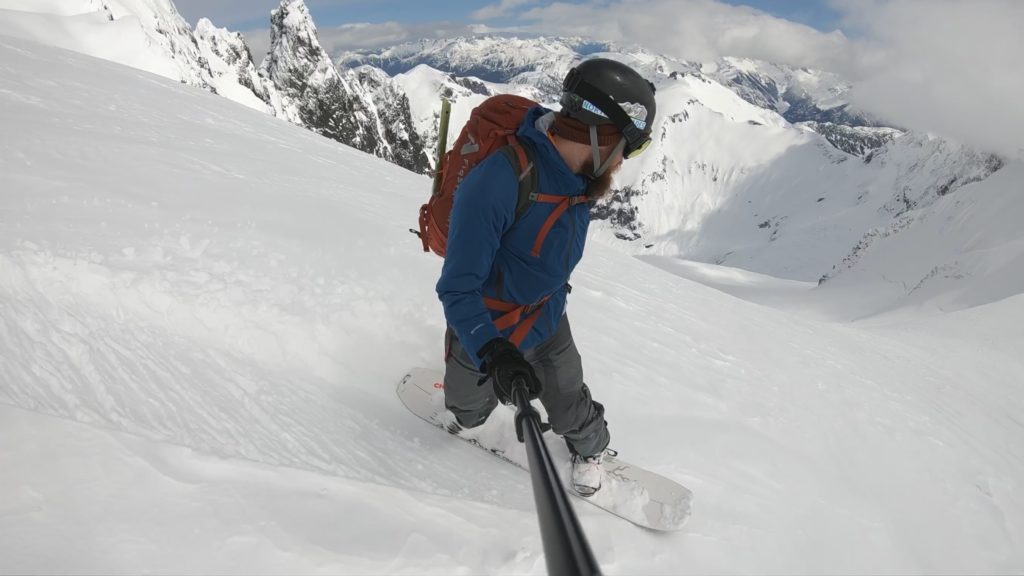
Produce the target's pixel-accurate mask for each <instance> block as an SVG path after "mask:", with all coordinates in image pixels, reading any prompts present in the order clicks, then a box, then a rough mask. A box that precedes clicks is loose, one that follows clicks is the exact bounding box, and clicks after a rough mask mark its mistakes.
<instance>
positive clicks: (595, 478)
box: [572, 449, 615, 497]
mask: <svg viewBox="0 0 1024 576" xmlns="http://www.w3.org/2000/svg"><path fill="white" fill-rule="evenodd" d="M606 455H612V456H614V455H615V452H614V451H612V450H607V449H605V450H602V451H600V452H598V453H597V454H595V455H594V456H590V457H588V458H584V457H582V456H580V455H579V454H575V453H574V454H573V455H572V487H573V489H574V490H576V493H577V494H579V495H580V496H583V497H588V496H593V495H594V493H595V492H597V491H598V490H600V489H601V479H602V478H603V477H604V467H603V466H602V465H601V463H602V461H603V460H604V457H605V456H606Z"/></svg>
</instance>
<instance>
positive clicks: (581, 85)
mask: <svg viewBox="0 0 1024 576" xmlns="http://www.w3.org/2000/svg"><path fill="white" fill-rule="evenodd" d="M574 83H575V84H576V87H575V89H574V90H573V93H574V94H576V95H577V96H579V97H581V98H583V99H584V100H587V101H589V102H590V103H591V104H593V105H594V106H597V108H598V110H600V111H602V112H604V114H605V116H607V117H608V119H609V120H611V121H612V123H614V124H615V126H616V127H618V129H619V130H620V131H621V132H622V134H623V135H624V136H625V137H626V139H627V141H628V143H629V144H630V145H631V146H636V145H638V141H639V140H641V139H642V138H643V135H642V134H641V132H640V130H639V129H638V128H637V127H636V124H633V119H632V118H630V117H629V114H626V111H625V110H623V109H622V107H621V106H619V105H618V104H617V103H616V102H615V101H614V100H612V99H611V98H610V97H609V96H608V95H607V94H605V93H604V92H601V91H600V90H598V89H597V88H595V87H594V85H593V84H591V83H590V82H587V81H586V80H584V79H582V78H577V79H576V80H575V82H574ZM644 120H645V121H646V120H647V119H646V118H644Z"/></svg>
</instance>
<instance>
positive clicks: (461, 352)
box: [444, 315, 610, 457]
mask: <svg viewBox="0 0 1024 576" xmlns="http://www.w3.org/2000/svg"><path fill="white" fill-rule="evenodd" d="M445 340H446V342H445V344H446V346H445V349H446V350H447V352H446V354H445V375H444V392H445V397H444V402H445V406H446V407H447V408H448V409H449V410H451V412H452V413H453V414H455V416H456V417H458V419H459V422H460V423H461V424H462V425H463V426H465V427H467V428H472V427H474V426H478V425H480V424H483V422H484V421H485V420H486V419H487V417H488V416H489V415H490V414H491V411H492V410H494V408H495V407H497V405H498V398H497V396H495V395H494V389H493V387H492V385H491V382H490V381H489V380H488V381H487V382H485V383H484V384H483V385H482V386H478V385H477V384H478V382H480V379H481V378H483V377H484V375H483V374H481V373H480V372H479V371H477V369H476V368H475V367H474V366H473V362H472V360H470V357H469V354H468V353H467V352H466V350H465V349H463V348H462V346H461V345H460V344H459V341H458V338H456V337H455V333H454V332H453V331H452V329H451V328H449V329H448V332H447V333H446V334H445ZM523 356H524V357H525V358H526V360H527V361H528V362H530V364H532V365H533V369H534V371H536V373H537V377H538V378H539V379H540V381H541V384H542V385H543V390H542V392H541V394H540V401H541V404H543V405H544V409H545V410H547V413H548V420H549V422H550V424H551V429H552V430H554V432H555V434H558V435H560V436H562V437H563V438H564V439H565V442H566V444H568V445H569V450H571V451H573V452H575V453H576V454H579V455H580V456H584V457H588V456H593V455H595V454H597V453H599V452H601V451H602V450H604V449H605V448H607V447H608V442H609V438H610V437H609V434H608V425H607V423H606V422H605V420H604V406H602V405H601V404H600V403H599V402H596V401H594V400H593V399H592V398H591V397H590V389H589V388H587V385H586V384H584V383H583V363H582V361H581V359H580V353H579V352H578V351H577V350H576V343H575V342H573V339H572V332H571V331H570V330H569V320H568V318H567V317H566V316H565V315H563V316H562V320H561V321H560V322H559V323H558V328H557V329H556V330H555V333H554V334H553V335H552V336H551V337H550V338H548V339H547V340H545V341H544V342H543V343H541V344H540V345H538V346H535V347H534V348H531V349H530V350H526V351H524V352H523Z"/></svg>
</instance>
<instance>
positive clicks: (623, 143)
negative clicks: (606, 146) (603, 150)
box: [590, 126, 626, 178]
mask: <svg viewBox="0 0 1024 576" xmlns="http://www.w3.org/2000/svg"><path fill="white" fill-rule="evenodd" d="M591 129H594V127H593V126H591ZM590 146H591V148H592V149H593V151H594V158H595V160H594V166H597V163H598V162H600V160H601V155H600V152H599V151H598V148H597V140H594V139H591V141H590ZM625 147H626V139H625V138H619V143H618V144H616V145H615V148H614V149H613V150H612V152H611V154H609V155H608V158H607V159H606V160H605V161H604V163H603V164H601V167H600V168H596V169H595V170H594V178H600V177H601V175H602V174H604V173H605V172H606V171H607V170H608V168H609V167H610V166H611V163H612V159H613V158H615V156H617V155H618V154H619V152H622V149H623V148H625Z"/></svg>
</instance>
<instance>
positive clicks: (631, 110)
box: [583, 100, 647, 130]
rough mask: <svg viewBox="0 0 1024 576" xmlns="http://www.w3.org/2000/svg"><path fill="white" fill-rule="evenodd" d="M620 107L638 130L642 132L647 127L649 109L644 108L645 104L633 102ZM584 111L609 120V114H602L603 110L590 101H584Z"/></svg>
mask: <svg viewBox="0 0 1024 576" xmlns="http://www.w3.org/2000/svg"><path fill="white" fill-rule="evenodd" d="M619 106H620V107H622V110H623V111H625V112H626V115H627V116H629V117H630V118H629V119H630V120H632V121H633V124H634V125H635V126H636V127H637V128H639V129H640V130H643V129H644V128H646V127H647V120H646V118H647V107H646V106H644V105H643V104H634V103H632V102H627V103H623V104H619ZM583 109H584V110H586V111H587V112H591V113H593V114H597V115H598V116H600V117H602V118H608V115H607V114H605V113H604V112H602V111H601V109H600V108H598V107H597V106H594V105H593V104H591V103H590V101H589V100H584V101H583Z"/></svg>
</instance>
